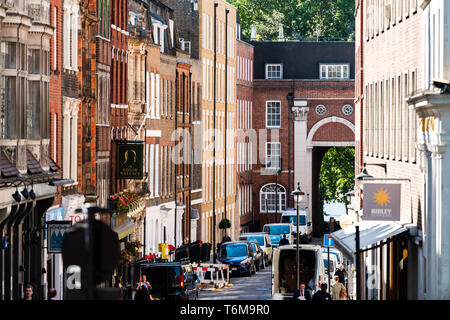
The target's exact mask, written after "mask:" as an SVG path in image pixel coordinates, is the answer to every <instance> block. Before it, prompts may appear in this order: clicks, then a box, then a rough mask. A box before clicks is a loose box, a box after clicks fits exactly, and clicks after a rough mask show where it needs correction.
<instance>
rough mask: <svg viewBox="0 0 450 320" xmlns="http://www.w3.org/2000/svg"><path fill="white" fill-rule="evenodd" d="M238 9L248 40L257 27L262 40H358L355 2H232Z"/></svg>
mask: <svg viewBox="0 0 450 320" xmlns="http://www.w3.org/2000/svg"><path fill="white" fill-rule="evenodd" d="M228 2H230V3H231V4H233V5H234V6H235V7H237V9H238V12H239V17H240V21H241V29H242V35H243V38H244V39H250V35H251V26H252V25H253V24H254V25H255V26H256V30H257V34H258V36H257V39H259V40H277V39H278V27H279V23H281V24H283V27H284V37H285V38H286V39H287V40H303V39H305V38H314V39H317V40H322V39H340V40H352V39H354V30H355V22H354V11H355V1H354V0H228Z"/></svg>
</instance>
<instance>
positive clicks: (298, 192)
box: [291, 182, 305, 292]
mask: <svg viewBox="0 0 450 320" xmlns="http://www.w3.org/2000/svg"><path fill="white" fill-rule="evenodd" d="M291 194H292V195H293V196H294V198H296V200H297V201H296V202H297V234H296V241H297V250H296V252H295V256H296V260H297V279H296V283H297V291H296V292H299V290H300V252H299V245H298V244H299V239H300V236H299V221H300V211H299V210H300V202H301V201H302V199H303V196H304V195H305V193H304V192H303V191H301V190H300V182H298V183H297V189H296V190H294V191H292V193H291Z"/></svg>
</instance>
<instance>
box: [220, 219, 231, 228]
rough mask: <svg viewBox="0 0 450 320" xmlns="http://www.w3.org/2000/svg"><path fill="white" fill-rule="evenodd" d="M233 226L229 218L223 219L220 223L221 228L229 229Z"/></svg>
mask: <svg viewBox="0 0 450 320" xmlns="http://www.w3.org/2000/svg"><path fill="white" fill-rule="evenodd" d="M228 228H231V222H230V220H228V219H226V218H225V219H222V221H220V223H219V229H228Z"/></svg>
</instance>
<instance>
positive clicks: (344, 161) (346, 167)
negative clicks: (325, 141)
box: [319, 147, 355, 205]
mask: <svg viewBox="0 0 450 320" xmlns="http://www.w3.org/2000/svg"><path fill="white" fill-rule="evenodd" d="M354 185H355V150H354V149H353V148H347V147H334V148H331V149H329V150H328V152H327V153H326V154H325V156H324V157H323V160H322V166H321V167H320V177H319V194H320V197H321V200H322V201H321V203H323V202H332V201H336V202H341V203H345V204H346V205H348V204H349V203H348V201H347V198H346V197H345V194H346V193H347V192H348V191H350V190H352V189H353V188H354Z"/></svg>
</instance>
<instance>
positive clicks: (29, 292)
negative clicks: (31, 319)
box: [21, 283, 37, 300]
mask: <svg viewBox="0 0 450 320" xmlns="http://www.w3.org/2000/svg"><path fill="white" fill-rule="evenodd" d="M21 300H37V299H36V295H35V293H34V286H33V285H32V284H31V283H28V284H26V285H25V288H24V298H23V299H21Z"/></svg>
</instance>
